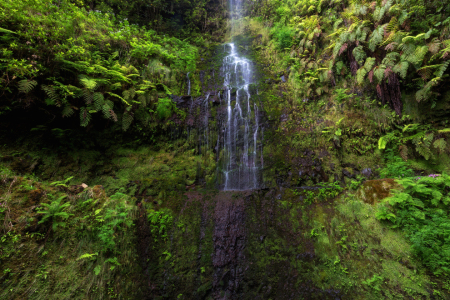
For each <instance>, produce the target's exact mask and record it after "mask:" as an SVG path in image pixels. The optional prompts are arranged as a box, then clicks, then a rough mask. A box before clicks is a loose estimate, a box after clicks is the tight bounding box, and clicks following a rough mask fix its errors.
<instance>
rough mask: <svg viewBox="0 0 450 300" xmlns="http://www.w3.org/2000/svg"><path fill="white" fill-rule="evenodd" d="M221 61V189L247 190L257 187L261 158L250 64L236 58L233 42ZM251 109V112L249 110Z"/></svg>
mask: <svg viewBox="0 0 450 300" xmlns="http://www.w3.org/2000/svg"><path fill="white" fill-rule="evenodd" d="M225 51H226V53H227V54H228V55H227V56H226V57H225V58H224V60H223V66H222V70H223V72H224V78H225V80H224V86H225V89H226V93H225V99H226V105H227V123H226V127H225V130H224V135H223V138H224V143H223V150H224V151H223V153H224V163H223V167H222V170H223V175H224V176H223V178H224V182H223V189H224V190H250V189H256V188H258V187H259V177H260V176H259V171H260V169H261V167H260V166H261V159H260V158H259V157H258V156H259V155H258V154H257V153H258V151H257V150H258V148H259V147H260V145H261V144H260V143H261V142H260V139H259V137H260V136H259V122H258V106H257V104H256V103H255V102H254V101H253V98H252V95H251V88H250V85H251V84H252V83H253V82H252V76H253V70H252V63H251V61H250V60H248V59H247V58H245V57H242V56H240V55H239V53H238V52H237V50H236V45H235V44H234V43H229V44H226V45H225ZM252 108H253V109H252Z"/></svg>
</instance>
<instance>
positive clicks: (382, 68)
mask: <svg viewBox="0 0 450 300" xmlns="http://www.w3.org/2000/svg"><path fill="white" fill-rule="evenodd" d="M385 70H386V66H385V65H383V64H381V65H379V66H378V67H376V68H375V70H374V72H373V75H374V76H375V78H376V79H377V81H378V83H380V82H381V81H382V80H383V77H384V71H385Z"/></svg>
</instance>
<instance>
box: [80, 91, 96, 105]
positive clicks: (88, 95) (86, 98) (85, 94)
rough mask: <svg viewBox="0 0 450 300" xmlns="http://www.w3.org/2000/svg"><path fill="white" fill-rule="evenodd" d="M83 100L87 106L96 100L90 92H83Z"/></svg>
mask: <svg viewBox="0 0 450 300" xmlns="http://www.w3.org/2000/svg"><path fill="white" fill-rule="evenodd" d="M82 93H83V98H84V102H86V104H91V103H92V101H93V100H94V95H93V94H92V93H91V92H90V91H89V90H83V92H82Z"/></svg>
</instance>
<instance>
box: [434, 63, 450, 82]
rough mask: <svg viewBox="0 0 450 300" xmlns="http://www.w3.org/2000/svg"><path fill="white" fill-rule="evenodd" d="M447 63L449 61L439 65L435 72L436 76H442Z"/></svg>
mask: <svg viewBox="0 0 450 300" xmlns="http://www.w3.org/2000/svg"><path fill="white" fill-rule="evenodd" d="M449 64H450V61H446V62H444V63H443V64H442V65H441V66H440V68H439V70H437V72H436V73H435V75H436V77H439V78H442V76H444V72H445V71H446V70H447V68H448V66H449Z"/></svg>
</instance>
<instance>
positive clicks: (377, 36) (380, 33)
mask: <svg viewBox="0 0 450 300" xmlns="http://www.w3.org/2000/svg"><path fill="white" fill-rule="evenodd" d="M385 26H386V25H383V26H378V27H377V28H376V29H375V30H374V31H373V32H372V34H371V35H370V40H369V49H370V50H371V51H372V52H375V48H376V47H377V46H378V45H379V44H380V43H381V42H382V41H383V37H384V27H385Z"/></svg>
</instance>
